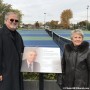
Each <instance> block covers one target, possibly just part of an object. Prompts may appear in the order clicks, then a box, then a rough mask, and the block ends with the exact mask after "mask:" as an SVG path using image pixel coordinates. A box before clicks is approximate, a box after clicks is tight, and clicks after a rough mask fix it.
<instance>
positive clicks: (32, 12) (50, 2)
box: [3, 0, 90, 23]
mask: <svg viewBox="0 0 90 90" xmlns="http://www.w3.org/2000/svg"><path fill="white" fill-rule="evenodd" d="M3 1H4V3H8V4H11V5H12V7H13V9H19V10H21V12H22V13H23V14H24V15H23V18H22V21H23V23H35V22H36V21H39V22H42V23H44V19H45V22H47V21H51V20H57V21H60V15H61V13H62V11H63V10H66V9H71V10H72V12H73V18H72V19H71V23H76V22H79V21H81V20H86V19H87V5H90V0H3ZM44 13H46V14H44ZM88 20H89V21H90V7H89V8H88Z"/></svg>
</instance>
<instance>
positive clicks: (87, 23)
mask: <svg viewBox="0 0 90 90" xmlns="http://www.w3.org/2000/svg"><path fill="white" fill-rule="evenodd" d="M88 9H89V5H87V21H86V29H87V30H88Z"/></svg>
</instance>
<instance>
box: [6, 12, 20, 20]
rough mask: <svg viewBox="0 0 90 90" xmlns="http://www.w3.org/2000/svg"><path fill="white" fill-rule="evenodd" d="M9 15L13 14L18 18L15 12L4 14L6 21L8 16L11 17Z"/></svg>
mask: <svg viewBox="0 0 90 90" xmlns="http://www.w3.org/2000/svg"><path fill="white" fill-rule="evenodd" d="M11 14H15V15H17V16H18V14H17V13H16V12H8V13H6V14H5V20H7V19H8V16H9V15H11Z"/></svg>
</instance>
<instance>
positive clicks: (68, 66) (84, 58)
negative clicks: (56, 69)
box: [62, 41, 90, 90]
mask: <svg viewBox="0 0 90 90" xmlns="http://www.w3.org/2000/svg"><path fill="white" fill-rule="evenodd" d="M62 73H63V82H62V83H63V87H81V88H82V87H90V49H89V43H88V42H86V41H84V42H83V43H82V44H81V45H80V46H78V47H74V46H73V44H72V43H71V44H67V45H65V50H64V54H63V59H62ZM84 90H85V89H84Z"/></svg>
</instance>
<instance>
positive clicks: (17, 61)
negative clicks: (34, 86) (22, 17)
mask: <svg viewBox="0 0 90 90" xmlns="http://www.w3.org/2000/svg"><path fill="white" fill-rule="evenodd" d="M23 49H24V45H23V41H22V38H21V36H20V34H19V33H18V32H17V31H15V37H13V35H12V33H11V32H10V30H9V29H8V28H7V27H6V25H4V26H3V28H2V29H1V30H0V74H1V75H3V81H1V82H0V90H22V89H20V88H21V74H20V68H21V62H22V60H21V53H23Z"/></svg>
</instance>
